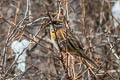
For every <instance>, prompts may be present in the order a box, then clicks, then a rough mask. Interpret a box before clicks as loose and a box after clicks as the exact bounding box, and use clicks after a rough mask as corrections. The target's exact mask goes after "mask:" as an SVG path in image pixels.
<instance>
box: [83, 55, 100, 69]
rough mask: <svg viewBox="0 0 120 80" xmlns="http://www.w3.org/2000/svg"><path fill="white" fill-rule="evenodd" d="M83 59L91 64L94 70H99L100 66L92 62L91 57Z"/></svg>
mask: <svg viewBox="0 0 120 80" xmlns="http://www.w3.org/2000/svg"><path fill="white" fill-rule="evenodd" d="M82 58H83V59H85V60H86V61H87V62H88V63H90V64H91V65H92V66H93V67H94V68H96V69H97V68H99V67H98V65H97V64H96V63H95V62H94V61H93V60H91V59H90V58H89V57H87V56H82Z"/></svg>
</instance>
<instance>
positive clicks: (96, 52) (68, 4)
mask: <svg viewBox="0 0 120 80" xmlns="http://www.w3.org/2000/svg"><path fill="white" fill-rule="evenodd" d="M116 2H118V1H117V0H0V79H1V80H5V79H6V80H119V79H120V76H119V75H120V60H119V55H120V49H119V48H120V41H119V40H120V36H119V34H120V32H119V30H120V26H119V19H118V18H117V17H115V15H114V13H115V11H116V10H113V7H114V6H115V3H116ZM119 6H120V5H118V10H117V11H116V12H118V16H120V12H119V10H120V7H119ZM116 9H117V8H116ZM48 12H49V14H48ZM49 16H51V18H52V19H53V20H55V21H58V22H60V23H62V25H61V26H63V27H64V28H70V29H71V31H72V33H73V34H74V36H75V37H76V38H77V39H78V40H79V42H80V43H81V45H82V47H83V49H84V50H85V52H86V55H88V56H89V57H90V58H91V59H92V60H93V61H95V63H96V64H97V65H99V67H100V68H99V69H94V68H91V67H86V66H85V65H83V64H82V63H84V61H82V60H81V59H79V58H78V57H76V56H75V58H72V57H71V56H68V55H66V54H63V53H62V57H61V54H60V53H58V52H57V50H56V49H55V48H54V46H53V45H52V43H51V42H50V34H49V32H50V31H49V23H50V17H49ZM115 22H116V23H117V26H115ZM57 26H58V25H57ZM23 39H27V40H29V41H30V45H29V47H27V58H26V61H25V63H26V71H25V72H24V73H20V72H19V71H18V70H17V69H16V68H15V66H14V65H15V64H16V63H15V62H14V61H15V60H14V58H15V54H14V52H13V50H12V49H11V47H10V45H11V43H12V42H13V41H15V40H18V41H19V42H21V40H23Z"/></svg>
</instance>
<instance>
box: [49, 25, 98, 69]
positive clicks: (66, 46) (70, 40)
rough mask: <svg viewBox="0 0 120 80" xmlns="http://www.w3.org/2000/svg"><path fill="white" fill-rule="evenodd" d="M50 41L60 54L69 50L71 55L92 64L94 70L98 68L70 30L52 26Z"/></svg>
mask: <svg viewBox="0 0 120 80" xmlns="http://www.w3.org/2000/svg"><path fill="white" fill-rule="evenodd" d="M50 39H51V40H52V42H53V46H54V47H55V48H56V49H57V50H58V51H59V52H60V51H65V50H67V51H68V52H69V53H70V54H71V55H77V56H80V57H81V58H83V59H84V60H86V61H87V62H88V63H90V64H91V65H92V66H93V67H94V68H98V65H97V64H96V63H95V62H94V61H93V60H91V59H90V58H89V57H88V56H86V54H85V52H84V49H83V48H82V46H81V44H80V43H79V41H78V40H77V39H76V38H75V37H74V35H73V34H72V32H71V31H70V30H69V29H64V28H63V27H56V26H53V25H50Z"/></svg>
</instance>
